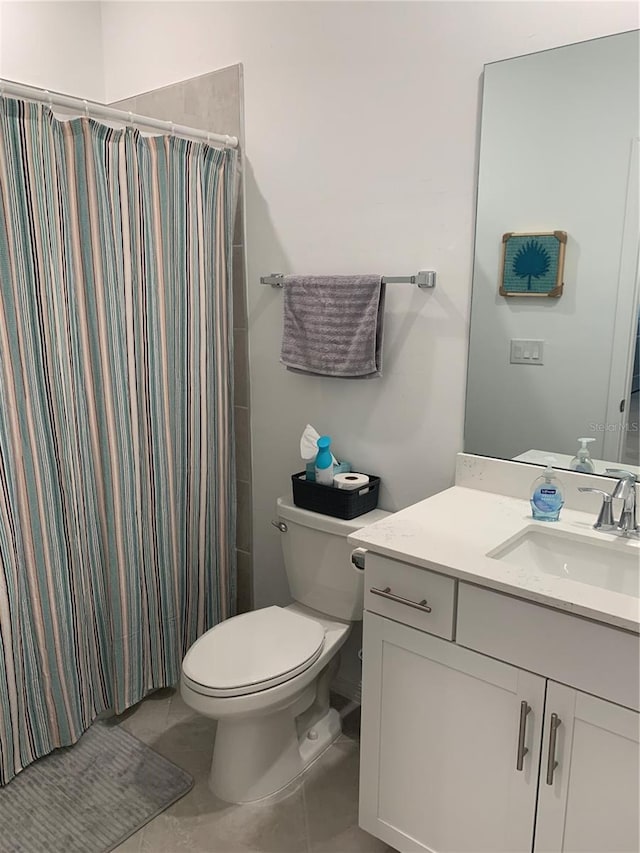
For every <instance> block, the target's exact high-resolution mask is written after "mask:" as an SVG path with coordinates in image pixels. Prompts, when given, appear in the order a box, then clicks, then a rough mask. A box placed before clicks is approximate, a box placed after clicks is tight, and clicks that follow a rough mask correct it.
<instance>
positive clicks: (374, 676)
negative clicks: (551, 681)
mask: <svg viewBox="0 0 640 853" xmlns="http://www.w3.org/2000/svg"><path fill="white" fill-rule="evenodd" d="M544 693H545V680H544V679H543V678H540V677H538V676H535V675H531V674H530V673H527V672H524V671H522V670H518V669H517V668H516V667H513V666H509V665H508V664H504V663H501V662H499V661H496V660H493V659H492V658H488V657H485V656H484V655H479V654H477V653H476V652H471V651H469V650H468V649H463V648H461V647H459V646H456V645H454V644H453V643H449V642H446V641H444V640H440V639H437V638H436V637H432V636H430V635H429V634H424V633H422V632H421V631H418V630H416V629H415V628H408V627H407V626H405V625H401V624H399V623H397V622H392V621H391V620H389V619H384V618H382V617H380V616H375V615H373V614H371V613H368V612H367V613H365V617H364V659H363V695H362V734H361V759H360V762H361V763H360V825H361V826H362V827H363V829H365V830H366V831H367V832H370V833H371V834H372V835H375V836H377V837H378V838H381V839H382V840H383V841H386V842H387V843H388V844H390V845H391V846H392V847H395V848H396V849H397V850H400V851H418V850H428V851H437V853H453V851H455V853H482V851H486V853H501V851H504V853H507V851H508V853H518V851H531V848H532V844H533V826H534V813H535V804H536V790H537V783H538V770H539V763H540V736H541V727H542V711H543V706H544ZM523 702H526V703H527V704H526V706H524V710H526V708H527V707H528V708H530V709H531V710H530V711H529V713H528V714H523V713H522V705H521V703H523ZM521 713H522V716H523V735H524V740H523V744H522V745H523V748H525V749H526V750H527V753H526V755H525V756H524V760H523V762H522V769H521V770H518V769H517V766H516V765H517V759H518V746H519V732H520V718H521Z"/></svg>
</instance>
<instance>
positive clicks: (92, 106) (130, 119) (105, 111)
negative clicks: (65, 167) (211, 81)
mask: <svg viewBox="0 0 640 853" xmlns="http://www.w3.org/2000/svg"><path fill="white" fill-rule="evenodd" d="M4 95H9V96H10V97H16V98H21V99H22V100H27V101H35V102H36V103H39V104H47V105H48V106H49V107H51V108H52V109H53V107H62V108H64V109H66V110H71V111H73V112H74V113H78V114H79V115H85V116H87V118H93V119H97V120H100V119H107V120H110V121H116V122H120V123H122V124H125V125H126V124H131V125H135V126H136V127H137V128H138V129H139V130H146V131H149V130H159V131H162V132H163V133H167V132H168V133H171V134H172V135H174V136H181V137H184V138H186V139H193V140H196V141H198V142H208V143H216V142H217V143H219V144H221V145H223V146H224V147H225V148H237V147H238V137H237V136H228V135H227V134H224V133H207V131H206V130H197V129H196V128H193V127H186V126H185V125H182V124H174V123H173V122H172V121H162V120H161V119H156V118H150V117H148V116H143V115H138V114H137V113H132V112H126V111H125V110H116V109H113V108H112V107H105V106H104V104H99V103H97V101H88V100H86V99H84V98H73V97H70V96H69V95H61V94H59V93H58V92H50V91H49V90H48V89H39V88H37V87H35V86H25V85H23V84H22V83H14V81H13V80H3V79H1V78H0V97H3V96H4Z"/></svg>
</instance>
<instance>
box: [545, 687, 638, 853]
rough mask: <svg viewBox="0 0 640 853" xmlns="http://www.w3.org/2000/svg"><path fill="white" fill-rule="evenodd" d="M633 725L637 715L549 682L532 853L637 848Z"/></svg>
mask: <svg viewBox="0 0 640 853" xmlns="http://www.w3.org/2000/svg"><path fill="white" fill-rule="evenodd" d="M554 714H555V718H554V722H556V723H557V722H558V721H559V724H558V725H557V727H556V731H555V749H554V743H553V740H554V738H553V734H552V729H553V726H552V715H554ZM639 724H640V715H639V714H638V713H637V712H636V711H631V710H629V709H628V708H622V707H621V706H620V705H614V704H613V703H612V702H605V701H604V700H603V699H596V698H595V697H593V696H589V695H588V694H586V693H581V692H580V691H578V690H573V689H572V688H570V687H565V686H564V685H562V684H556V683H555V682H553V681H550V682H549V685H548V689H547V704H546V712H545V726H544V733H543V746H542V765H541V768H540V790H539V795H538V820H537V824H536V839H535V851H536V853H559V851H566V853H594V851H597V853H613V851H629V853H637V851H638V850H640V837H639V830H638V825H639V821H640V786H639V775H640V749H639V741H640V733H639ZM555 762H557V766H556V767H555V768H553V767H552V765H553V764H555ZM552 771H553V772H552Z"/></svg>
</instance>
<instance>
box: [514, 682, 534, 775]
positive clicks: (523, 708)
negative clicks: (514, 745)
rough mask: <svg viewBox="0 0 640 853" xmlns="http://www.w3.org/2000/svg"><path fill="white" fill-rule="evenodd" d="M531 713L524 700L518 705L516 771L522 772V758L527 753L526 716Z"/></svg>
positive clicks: (529, 706)
mask: <svg viewBox="0 0 640 853" xmlns="http://www.w3.org/2000/svg"><path fill="white" fill-rule="evenodd" d="M530 711H531V705H528V704H527V703H526V702H525V701H524V699H523V700H522V702H521V703H520V726H519V727H518V755H517V757H516V770H522V769H523V767H524V757H525V755H526V754H527V753H528V752H529V750H528V749H527V747H526V746H525V745H524V741H525V738H526V736H527V714H528V713H529V712H530Z"/></svg>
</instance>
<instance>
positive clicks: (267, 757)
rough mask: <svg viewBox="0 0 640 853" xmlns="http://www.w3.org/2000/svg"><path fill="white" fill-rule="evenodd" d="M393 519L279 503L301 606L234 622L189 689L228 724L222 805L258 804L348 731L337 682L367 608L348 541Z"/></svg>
mask: <svg viewBox="0 0 640 853" xmlns="http://www.w3.org/2000/svg"><path fill="white" fill-rule="evenodd" d="M388 514H389V513H387V512H384V511H383V510H373V511H372V512H369V513H367V514H366V515H361V516H359V517H358V518H355V519H353V520H352V521H345V520H343V519H340V518H332V517H331V516H328V515H320V514H318V513H315V512H310V511H309V510H305V509H301V508H300V507H297V506H294V504H293V503H292V501H291V500H290V499H287V498H279V499H278V524H279V526H280V530H281V541H282V550H283V553H284V563H285V567H286V571H287V577H288V580H289V587H290V590H291V595H292V597H293V598H294V600H295V603H294V604H290V605H289V606H288V607H264V608H262V609H260V610H254V611H253V612H251V613H244V614H242V615H241V616H234V617H233V618H232V619H227V620H226V622H222V623H220V624H219V625H216V627H215V628H212V629H211V630H210V631H207V632H206V633H205V634H203V635H202V636H201V637H200V638H199V639H198V640H196V642H195V643H194V644H193V646H191V648H190V649H189V651H188V652H187V654H186V656H185V658H184V661H183V662H182V677H181V680H180V692H181V694H182V698H183V699H184V701H185V702H186V703H187V705H189V706H190V707H191V708H193V709H194V710H196V711H198V712H199V713H201V714H204V715H205V716H207V717H212V718H214V719H216V720H218V726H217V731H216V738H215V746H214V751H213V761H212V766H211V776H210V786H211V789H212V790H213V792H214V794H215V795H216V796H218V797H220V799H222V800H226V801H227V802H231V803H248V802H253V801H254V800H259V799H262V798H263V797H267V796H269V795H270V794H275V793H276V792H277V791H279V790H281V789H282V788H284V787H285V786H286V785H288V784H289V782H291V781H292V780H293V779H295V777H296V776H298V775H300V773H302V771H303V770H304V769H305V768H306V767H307V766H308V765H309V764H310V763H311V762H312V761H313V760H314V759H315V758H317V757H318V755H320V753H321V752H323V751H324V750H325V749H326V748H327V747H328V746H329V744H330V743H331V742H332V741H333V740H335V738H336V737H337V736H338V735H339V734H340V731H341V725H340V717H339V715H338V712H337V711H336V710H335V709H333V708H331V707H330V706H329V686H330V682H331V679H332V678H333V676H334V675H335V672H336V670H337V668H338V657H337V653H338V651H339V649H340V647H341V646H342V645H343V644H344V642H345V640H346V639H347V637H348V635H349V632H350V630H351V623H352V622H354V621H359V620H361V619H362V606H363V572H362V571H361V570H359V569H357V568H356V567H355V566H354V565H353V564H352V563H351V551H352V547H351V545H349V543H348V542H347V536H348V535H349V534H350V533H351V532H353V531H354V530H359V529H360V528H361V527H365V526H366V525H368V524H372V523H373V522H374V521H379V520H380V519H382V518H384V517H386V516H387V515H388Z"/></svg>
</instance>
